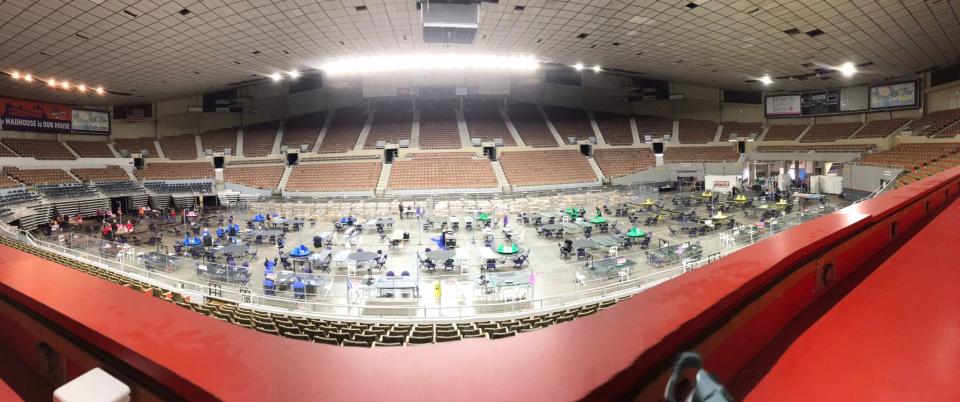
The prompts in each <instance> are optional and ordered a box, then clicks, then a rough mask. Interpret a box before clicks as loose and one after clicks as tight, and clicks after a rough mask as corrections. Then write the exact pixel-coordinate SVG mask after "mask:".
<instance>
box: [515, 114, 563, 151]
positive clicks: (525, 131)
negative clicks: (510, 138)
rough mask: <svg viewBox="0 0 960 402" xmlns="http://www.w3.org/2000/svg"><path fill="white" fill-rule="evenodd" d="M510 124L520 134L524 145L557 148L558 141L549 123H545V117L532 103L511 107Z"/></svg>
mask: <svg viewBox="0 0 960 402" xmlns="http://www.w3.org/2000/svg"><path fill="white" fill-rule="evenodd" d="M508 110H509V115H510V122H512V123H513V127H514V128H516V129H517V133H519V134H520V139H522V140H523V143H524V144H526V145H528V146H531V147H536V148H543V147H555V146H557V140H556V139H554V137H553V134H552V133H550V129H549V128H547V123H546V122H544V121H543V115H541V114H540V110H539V109H538V108H537V105H534V104H532V103H516V104H511V105H510V106H509V109H508Z"/></svg>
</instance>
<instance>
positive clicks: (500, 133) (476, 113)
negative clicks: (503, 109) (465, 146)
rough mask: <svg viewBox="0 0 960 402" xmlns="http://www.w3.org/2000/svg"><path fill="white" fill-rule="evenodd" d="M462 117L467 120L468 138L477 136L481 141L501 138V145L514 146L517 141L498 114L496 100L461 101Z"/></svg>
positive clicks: (498, 109) (501, 116)
mask: <svg viewBox="0 0 960 402" xmlns="http://www.w3.org/2000/svg"><path fill="white" fill-rule="evenodd" d="M463 117H464V119H465V120H466V121H467V131H468V132H469V133H470V139H471V140H472V139H474V138H479V139H480V141H482V142H489V141H494V139H495V138H500V139H502V140H503V145H505V146H514V145H517V142H516V141H514V140H513V135H511V134H510V130H509V129H507V122H505V121H504V120H503V115H501V114H500V108H498V107H497V104H496V102H493V101H484V100H479V99H472V100H464V101H463Z"/></svg>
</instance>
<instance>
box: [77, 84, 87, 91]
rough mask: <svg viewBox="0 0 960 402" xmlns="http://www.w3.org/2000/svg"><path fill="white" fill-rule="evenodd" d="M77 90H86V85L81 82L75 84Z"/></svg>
mask: <svg viewBox="0 0 960 402" xmlns="http://www.w3.org/2000/svg"><path fill="white" fill-rule="evenodd" d="M77 90H78V91H80V92H86V91H87V86H86V85H83V84H80V85H77Z"/></svg>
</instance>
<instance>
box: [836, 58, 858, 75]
mask: <svg viewBox="0 0 960 402" xmlns="http://www.w3.org/2000/svg"><path fill="white" fill-rule="evenodd" d="M837 70H839V71H840V74H843V76H844V77H853V75H854V74H856V73H857V66H855V65H853V63H851V62H849V61H848V62H846V63H843V64H842V65H840V68H838V69H837Z"/></svg>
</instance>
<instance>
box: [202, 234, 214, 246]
mask: <svg viewBox="0 0 960 402" xmlns="http://www.w3.org/2000/svg"><path fill="white" fill-rule="evenodd" d="M203 246H204V247H211V246H213V238H212V237H210V236H203Z"/></svg>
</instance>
